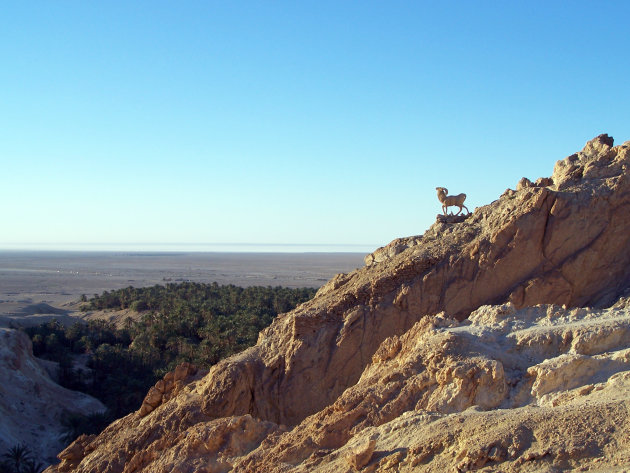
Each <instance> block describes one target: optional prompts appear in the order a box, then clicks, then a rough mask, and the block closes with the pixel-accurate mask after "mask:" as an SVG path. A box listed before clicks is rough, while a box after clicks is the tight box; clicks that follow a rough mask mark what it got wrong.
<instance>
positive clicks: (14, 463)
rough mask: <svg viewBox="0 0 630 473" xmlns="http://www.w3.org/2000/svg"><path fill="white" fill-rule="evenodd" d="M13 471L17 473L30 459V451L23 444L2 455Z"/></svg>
mask: <svg viewBox="0 0 630 473" xmlns="http://www.w3.org/2000/svg"><path fill="white" fill-rule="evenodd" d="M2 458H5V459H6V460H7V464H8V465H9V466H11V467H13V470H14V471H16V472H19V471H20V470H21V468H22V466H23V465H25V464H26V463H27V462H28V461H29V460H30V459H31V451H30V450H29V448H28V447H27V446H26V445H24V444H19V445H14V446H13V447H11V448H10V449H9V450H7V451H6V453H4V454H3V455H2Z"/></svg>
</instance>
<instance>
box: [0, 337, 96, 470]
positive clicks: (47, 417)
mask: <svg viewBox="0 0 630 473" xmlns="http://www.w3.org/2000/svg"><path fill="white" fill-rule="evenodd" d="M0 380H2V382H1V383H0V452H2V453H4V452H6V451H7V449H9V448H11V447H13V446H15V445H20V444H24V445H26V446H28V447H29V448H30V450H31V451H32V452H33V453H34V454H35V455H38V457H39V458H38V460H40V461H43V462H46V463H52V462H53V461H54V460H55V456H56V455H57V453H59V450H60V449H61V448H63V446H64V442H63V441H62V440H61V437H62V435H63V434H64V431H63V427H62V424H61V421H60V419H61V417H62V415H63V414H64V412H66V411H68V412H77V413H80V414H84V415H88V414H91V413H94V412H102V411H105V406H104V405H103V404H102V403H101V402H100V401H98V400H97V399H94V398H93V397H91V396H88V395H86V394H82V393H79V392H76V391H70V390H68V389H65V388H62V387H61V386H59V385H58V384H56V383H55V382H54V381H53V380H52V379H51V378H50V376H49V375H48V373H47V371H46V369H45V367H44V365H43V363H42V362H41V360H38V359H37V358H35V357H34V356H33V347H32V345H31V341H30V340H29V338H28V336H27V335H26V334H25V333H23V332H20V331H18V330H13V329H8V328H0Z"/></svg>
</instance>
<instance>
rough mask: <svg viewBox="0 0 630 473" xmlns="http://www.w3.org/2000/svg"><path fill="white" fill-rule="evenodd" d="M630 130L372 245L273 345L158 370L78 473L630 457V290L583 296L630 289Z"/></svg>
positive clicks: (67, 464)
mask: <svg viewBox="0 0 630 473" xmlns="http://www.w3.org/2000/svg"><path fill="white" fill-rule="evenodd" d="M629 144H630V143H626V144H624V145H621V146H616V147H614V146H613V143H612V139H611V138H610V137H608V136H607V135H601V136H599V137H597V138H595V139H594V140H592V141H590V142H589V143H587V145H586V146H585V148H584V149H583V150H582V151H581V152H579V153H576V154H574V155H571V156H569V157H568V158H566V159H564V160H562V161H559V162H558V163H557V164H556V166H555V169H554V173H553V176H552V177H551V178H550V179H548V178H545V179H539V180H538V181H536V182H535V183H532V182H531V181H529V180H521V182H519V185H518V186H517V190H515V191H506V193H505V194H504V195H503V196H502V197H501V198H500V199H499V200H497V201H495V202H493V203H492V204H490V205H487V206H484V207H481V208H479V209H476V210H475V212H474V213H473V214H472V215H471V216H470V217H469V218H467V219H465V220H464V221H462V222H458V223H448V219H446V220H444V219H442V221H438V222H437V223H436V224H434V225H433V226H432V227H431V228H430V229H429V230H428V231H427V232H426V233H425V234H424V235H422V236H417V237H409V238H404V239H400V240H396V241H394V242H392V243H391V244H390V245H388V246H387V247H385V248H381V249H379V250H377V251H376V252H375V253H373V254H372V255H368V257H366V267H364V268H362V269H360V270H357V271H355V272H353V273H350V274H341V275H338V276H336V277H335V278H333V279H332V280H331V281H329V282H328V283H327V284H326V285H325V286H324V287H322V288H321V289H320V291H319V292H318V294H317V295H316V297H315V298H314V299H313V300H311V301H310V302H308V303H306V304H303V305H302V306H300V307H298V308H296V309H295V310H294V311H292V312H290V313H288V314H284V315H282V316H280V317H278V318H277V319H276V320H275V321H274V323H273V324H272V325H271V326H270V327H269V328H268V329H266V330H265V331H263V332H262V333H261V334H260V337H259V340H258V343H257V345H256V346H255V347H252V348H251V349H249V350H246V351H245V352H243V353H241V354H239V355H236V356H234V357H231V358H229V359H227V360H224V361H223V362H221V363H219V364H217V365H216V366H214V367H213V368H212V369H211V370H210V372H208V373H203V372H194V370H193V371H190V372H189V371H188V369H185V370H184V371H186V374H185V376H184V377H183V378H181V379H182V380H183V381H182V382H181V383H180V386H179V387H178V388H177V391H176V392H175V393H174V394H173V392H171V391H169V394H168V395H164V391H163V389H164V385H165V384H164V383H165V381H163V385H161V386H157V385H156V387H155V388H154V389H153V390H152V391H151V392H150V393H149V396H148V398H147V403H146V404H147V405H148V406H149V407H147V408H145V409H144V410H143V411H142V412H137V413H134V414H131V415H129V416H127V417H125V418H123V419H120V420H118V421H116V422H115V423H114V424H112V425H111V426H110V427H108V428H107V429H106V430H105V431H104V432H103V433H102V434H101V435H100V436H98V437H96V438H93V439H83V440H82V442H83V443H82V444H81V445H80V446H78V447H77V446H76V445H75V446H74V447H75V450H78V453H73V456H72V461H64V463H62V464H61V465H60V466H59V467H58V470H60V471H70V470H72V471H80V472H88V471H89V472H119V471H126V472H131V471H155V472H158V471H182V472H183V471H199V472H202V471H205V472H211V471H212V472H214V471H230V470H232V469H233V470H235V471H252V472H253V471H289V470H291V471H293V470H295V471H301V470H302V471H317V470H321V471H346V470H348V471H352V470H358V469H372V470H375V469H376V470H386V469H387V468H390V467H391V468H398V469H399V470H400V471H403V470H404V469H406V468H407V469H411V468H416V469H417V468H424V469H426V470H427V471H446V470H444V468H448V467H453V468H455V467H457V468H460V469H462V470H467V469H471V468H481V467H483V466H484V465H487V464H493V465H496V464H498V463H501V464H505V468H525V466H523V465H533V466H532V468H534V469H535V468H539V467H542V466H541V465H543V466H549V465H556V466H557V465H560V467H564V466H568V467H573V466H575V465H576V464H577V463H576V462H578V463H579V462H582V463H588V462H591V463H592V462H595V461H596V460H597V458H600V457H601V456H602V455H604V454H606V457H605V459H604V460H603V461H604V462H606V465H607V467H613V466H614V465H615V462H617V463H619V462H621V463H623V462H624V461H627V460H628V458H627V451H628V444H627V438H628V430H627V427H625V425H626V424H627V419H626V417H627V414H628V404H627V403H628V385H629V383H630V381H629V380H628V376H627V375H626V373H627V362H628V352H627V350H628V348H629V347H628V345H627V340H628V339H629V338H630V337H628V329H627V326H628V313H627V310H626V306H625V302H624V300H622V302H620V303H619V304H621V306H620V307H619V308H617V309H609V310H607V311H601V310H596V309H593V310H585V309H574V308H578V307H585V306H595V307H600V308H601V307H606V306H607V305H610V304H611V303H612V302H614V301H615V300H617V299H618V297H619V296H620V295H622V294H623V292H624V291H625V290H626V288H627V287H628V285H629V284H628V283H629V281H630V265H629V263H630V251H629V248H630V247H629V243H630V178H629V176H628V172H627V169H628V166H629V165H630V146H628V145H629ZM540 304H553V305H549V306H540V307H536V306H538V305H540ZM486 305H492V307H486ZM561 306H564V307H566V309H563V308H561ZM471 314H472V315H471ZM563 324H564V325H563ZM589 347H590V348H589ZM182 370H183V369H180V371H182ZM173 377H174V375H173ZM184 381H185V382H184ZM160 388H162V391H160ZM612 393H619V395H618V396H617V397H615V398H614V399H613V398H612V397H611V396H612ZM158 394H159V396H158ZM609 395H610V396H609ZM158 398H159V399H158ZM587 400H588V402H587ZM533 406H537V407H536V408H534V407H533ZM499 409H500V410H499ZM586 412H588V416H590V417H588V416H587V417H586V418H587V419H588V422H586V426H585V427H584V426H578V424H577V421H578V419H579V415H580V414H581V413H582V414H583V413H586ZM611 419H612V420H611ZM558 422H560V424H561V425H562V427H561V428H560V432H561V433H554V432H555V431H554V430H553V426H554V425H556V424H557V423H558ZM495 424H496V425H495ZM484 425H485V426H486V427H485V428H482V427H481V426H484ZM501 426H504V427H501ZM509 431H513V432H515V433H514V439H512V440H509V441H507V440H506V441H503V440H501V441H500V436H501V435H504V434H505V433H506V432H509ZM412 432H417V433H418V434H417V435H418V437H417V439H415V440H414V437H413V436H412ZM414 435H415V434H414ZM624 436H625V437H624ZM482 437H483V438H482ZM484 439H485V440H484ZM580 439H582V440H580ZM624 439H626V440H624ZM571 442H574V444H571ZM431 445H433V446H431ZM571 445H573V446H571ZM612 450H615V452H612ZM613 453H614V454H613ZM528 462H529V463H528ZM563 465H564V466H563ZM440 468H442V469H440ZM51 471H54V470H51ZM366 471H367V470H366Z"/></svg>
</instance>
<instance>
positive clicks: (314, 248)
mask: <svg viewBox="0 0 630 473" xmlns="http://www.w3.org/2000/svg"><path fill="white" fill-rule="evenodd" d="M380 246H382V245H378V244H362V243H4V244H0V251H136V252H145V251H146V252H155V251H167V252H195V253H202V252H208V253H212V252H219V253H223V252H225V253H237V252H241V253H273V252H275V253H297V252H300V253H302V252H303V253H341V252H347V253H355V252H356V253H363V252H366V251H368V252H372V251H374V250H375V249H377V248H379V247H380Z"/></svg>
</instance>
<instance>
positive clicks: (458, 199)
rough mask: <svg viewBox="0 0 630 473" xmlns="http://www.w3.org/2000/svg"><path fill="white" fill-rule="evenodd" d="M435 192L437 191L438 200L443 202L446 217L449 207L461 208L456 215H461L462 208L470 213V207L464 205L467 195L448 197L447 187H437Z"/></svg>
mask: <svg viewBox="0 0 630 473" xmlns="http://www.w3.org/2000/svg"><path fill="white" fill-rule="evenodd" d="M435 190H436V191H437V198H438V200H439V201H440V202H442V211H443V212H444V215H446V211H447V210H448V208H449V207H459V212H457V213H456V214H455V215H459V214H460V213H461V211H462V208H464V209H466V212H468V213H470V210H468V207H466V206H465V205H464V201H465V200H466V194H457V195H447V194H448V189H447V188H446V187H436V188H435Z"/></svg>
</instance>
